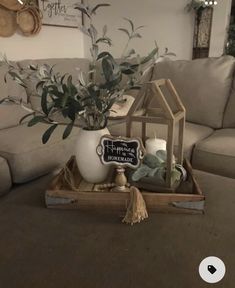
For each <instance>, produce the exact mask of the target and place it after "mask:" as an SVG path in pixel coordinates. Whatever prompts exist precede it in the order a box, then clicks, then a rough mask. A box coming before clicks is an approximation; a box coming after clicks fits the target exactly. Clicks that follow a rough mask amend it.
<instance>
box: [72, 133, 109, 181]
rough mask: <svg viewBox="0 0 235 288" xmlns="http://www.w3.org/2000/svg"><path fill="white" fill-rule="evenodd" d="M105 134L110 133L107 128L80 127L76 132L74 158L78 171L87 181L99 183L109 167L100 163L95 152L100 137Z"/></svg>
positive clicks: (105, 176) (104, 177) (103, 179)
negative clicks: (88, 128)
mask: <svg viewBox="0 0 235 288" xmlns="http://www.w3.org/2000/svg"><path fill="white" fill-rule="evenodd" d="M105 134H110V133H109V130H108V129H107V128H104V129H101V130H94V131H90V130H84V129H81V130H80V131H79V133H78V141H77V146H76V151H75V154H76V160H77V165H78V168H79V171H80V173H81V175H82V177H83V178H84V180H86V181H87V182H90V183H100V182H103V181H105V179H106V178H107V176H108V173H109V170H110V167H109V166H107V165H103V164H102V163H101V161H100V158H99V156H98V155H97V152H96V148H97V146H98V145H99V142H100V138H101V137H102V136H103V135H105Z"/></svg>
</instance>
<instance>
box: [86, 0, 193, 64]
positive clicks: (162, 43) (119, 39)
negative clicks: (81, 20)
mask: <svg viewBox="0 0 235 288" xmlns="http://www.w3.org/2000/svg"><path fill="white" fill-rule="evenodd" d="M188 1H189V0H173V1H172V0H145V1H143V0H118V1H117V0H106V1H104V2H106V3H110V4H111V7H104V8H101V9H100V10H99V11H98V12H97V17H96V21H95V23H97V25H98V27H99V29H102V27H103V25H104V24H108V28H109V33H108V35H109V36H111V38H112V39H113V40H114V46H113V47H112V52H113V54H114V56H115V57H118V56H119V57H120V55H121V52H122V50H123V47H124V45H125V41H126V36H125V35H124V34H123V33H122V32H120V31H118V30H117V28H119V27H126V25H127V23H126V22H125V21H124V20H123V19H122V18H123V17H127V18H130V19H132V20H133V21H134V23H135V25H136V26H138V25H145V26H146V27H145V28H144V29H143V30H142V31H141V34H142V35H143V38H142V39H140V40H139V39H137V40H135V41H133V42H132V46H133V47H134V48H135V49H136V50H137V51H138V52H139V53H140V54H141V55H143V54H146V53H148V52H150V50H151V49H152V48H154V40H156V41H157V43H158V46H159V47H160V48H161V51H164V48H165V47H168V48H169V50H171V51H173V52H175V53H176V54H177V58H178V59H191V57H192V41H193V40H192V37H193V16H192V14H190V13H187V12H186V11H185V10H184V7H185V6H186V4H187V3H188ZM97 2H98V1H96V0H93V3H97ZM99 2H100V1H99ZM85 52H86V51H85Z"/></svg>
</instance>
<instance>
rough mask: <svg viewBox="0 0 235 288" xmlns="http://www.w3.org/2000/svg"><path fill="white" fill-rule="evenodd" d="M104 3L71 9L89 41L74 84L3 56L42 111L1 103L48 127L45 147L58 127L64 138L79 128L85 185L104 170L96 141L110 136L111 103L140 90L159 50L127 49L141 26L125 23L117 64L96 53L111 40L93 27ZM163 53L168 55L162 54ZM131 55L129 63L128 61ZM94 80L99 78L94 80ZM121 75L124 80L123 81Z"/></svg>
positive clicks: (32, 122) (80, 163) (47, 68)
mask: <svg viewBox="0 0 235 288" xmlns="http://www.w3.org/2000/svg"><path fill="white" fill-rule="evenodd" d="M105 6H110V5H109V4H98V5H96V6H93V7H92V6H90V5H84V4H76V5H75V7H74V8H75V9H78V10H80V11H81V12H82V13H84V14H85V16H86V18H87V19H88V21H87V26H86V27H81V30H82V31H83V33H85V34H86V35H87V36H88V37H89V38H90V41H91V48H90V52H91V58H92V59H91V65H90V70H89V72H88V73H84V72H83V71H81V70H78V80H79V81H78V83H77V84H75V83H74V82H73V79H72V76H71V75H67V74H65V75H61V74H60V73H55V72H54V69H53V67H50V66H49V65H47V64H44V65H40V66H34V65H30V66H29V67H27V68H26V69H19V68H18V67H16V66H14V65H13V64H12V63H11V62H9V61H8V60H7V59H6V57H4V62H5V63H6V64H7V65H8V67H9V69H8V74H9V75H10V76H11V77H12V78H13V79H14V80H15V81H16V82H18V83H19V85H21V86H23V87H25V88H27V87H28V86H29V84H30V85H31V84H32V83H34V84H35V93H36V94H37V96H38V97H40V99H41V109H40V110H34V109H29V108H28V107H25V105H24V104H23V103H22V102H21V101H18V102H17V101H16V100H15V99H12V98H11V97H8V98H7V99H4V100H2V101H1V102H14V103H17V104H19V105H21V106H22V107H23V108H24V109H26V110H28V111H29V114H28V115H26V116H25V117H24V118H23V119H21V122H22V121H23V120H25V119H26V118H28V117H31V119H30V120H29V122H28V126H29V127H32V126H34V125H36V124H37V123H40V122H41V123H46V124H48V126H49V127H48V129H47V130H46V131H45V133H44V134H43V136H42V142H43V143H46V142H47V141H48V140H49V138H50V136H51V134H52V133H53V132H54V131H55V129H56V128H57V127H58V126H59V125H65V129H64V133H63V139H65V138H67V137H68V136H69V135H70V133H71V131H72V129H73V127H74V126H78V127H80V128H82V129H80V130H79V134H78V143H77V151H76V159H77V163H78V167H79V170H80V172H81V175H82V176H83V177H84V179H85V180H87V181H88V182H93V183H98V182H101V181H104V180H105V178H106V177H107V173H108V168H107V167H106V166H104V165H102V164H101V162H100V160H99V157H98V156H97V154H96V147H97V145H98V143H99V140H100V137H101V136H102V135H104V134H109V132H108V129H107V124H108V115H109V113H110V110H111V109H112V106H113V104H114V103H115V102H116V101H123V95H124V94H125V92H126V91H128V90H130V89H139V88H140V87H141V81H142V77H143V75H144V74H145V73H147V71H148V70H149V69H150V68H151V67H152V66H153V64H154V63H155V60H156V58H157V57H158V47H157V45H156V47H155V48H154V49H153V50H152V51H151V52H150V53H149V54H148V55H147V56H146V57H140V56H139V55H137V54H136V51H135V50H134V49H130V48H129V44H130V41H131V40H132V39H134V38H141V35H140V33H139V30H141V29H142V28H143V26H139V27H137V28H135V26H134V24H133V22H132V21H131V20H129V19H125V20H126V22H127V23H128V25H129V28H128V29H126V28H119V30H120V31H122V32H123V33H125V35H126V36H127V44H126V45H125V48H124V51H123V53H122V60H121V61H120V62H119V63H117V61H116V60H115V59H114V57H113V56H112V54H111V53H110V52H108V51H101V50H100V44H106V45H108V46H111V45H112V40H111V39H110V38H109V37H108V36H107V26H106V25H105V26H104V28H103V31H102V34H101V35H100V34H99V33H98V31H97V29H96V28H95V26H94V25H93V17H94V15H95V14H96V12H97V10H98V9H100V8H101V7H105ZM165 54H166V55H167V54H168V55H169V54H172V53H168V52H167V51H166V53H165ZM133 57H134V60H133ZM97 76H100V77H99V78H100V79H101V80H99V81H98V80H97ZM123 77H126V80H125V81H124V83H122V85H121V81H122V82H123ZM58 114H60V115H62V116H63V120H62V121H58V120H55V119H56V117H55V116H57V115H58Z"/></svg>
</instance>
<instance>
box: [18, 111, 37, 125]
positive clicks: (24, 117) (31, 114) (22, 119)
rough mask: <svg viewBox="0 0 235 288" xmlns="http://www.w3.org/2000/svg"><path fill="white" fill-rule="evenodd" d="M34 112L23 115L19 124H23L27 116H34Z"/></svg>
mask: <svg viewBox="0 0 235 288" xmlns="http://www.w3.org/2000/svg"><path fill="white" fill-rule="evenodd" d="M34 114H35V113H34V112H33V113H29V114H26V115H25V116H23V117H22V118H21V119H20V121H19V124H22V122H23V121H24V120H25V119H27V118H28V117H30V116H33V115H34Z"/></svg>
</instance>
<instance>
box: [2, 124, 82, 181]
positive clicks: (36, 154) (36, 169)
mask: <svg viewBox="0 0 235 288" xmlns="http://www.w3.org/2000/svg"><path fill="white" fill-rule="evenodd" d="M48 127H49V126H48V125H46V124H41V123H40V124H38V125H35V126H34V127H27V125H25V124H24V125H20V126H18V127H13V128H9V129H4V130H2V131H0V155H1V156H2V157H4V158H5V159H7V161H8V163H9V166H10V169H11V174H12V179H13V182H14V183H22V182H26V181H29V180H31V179H33V178H36V177H38V176H41V175H43V174H46V173H48V172H50V171H51V170H53V169H54V168H56V167H58V166H60V165H62V164H63V163H65V162H66V161H67V160H68V159H69V157H70V156H71V155H72V154H74V148H75V142H76V138H77V137H76V135H77V132H78V129H76V128H74V130H73V131H72V134H71V136H70V137H69V138H68V139H66V140H62V134H63V130H64V128H65V127H62V126H60V127H57V128H56V130H55V132H54V134H52V137H51V139H50V140H49V142H48V143H47V144H45V145H43V144H42V140H41V137H42V134H43V133H44V132H45V131H46V129H47V128H48Z"/></svg>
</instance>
